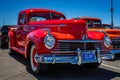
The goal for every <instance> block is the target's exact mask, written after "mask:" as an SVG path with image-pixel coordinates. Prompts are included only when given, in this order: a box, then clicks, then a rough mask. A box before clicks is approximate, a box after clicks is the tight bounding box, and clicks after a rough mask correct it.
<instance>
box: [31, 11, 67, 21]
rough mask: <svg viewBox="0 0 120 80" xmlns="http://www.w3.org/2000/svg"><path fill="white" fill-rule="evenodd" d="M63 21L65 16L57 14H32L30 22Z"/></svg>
mask: <svg viewBox="0 0 120 80" xmlns="http://www.w3.org/2000/svg"><path fill="white" fill-rule="evenodd" d="M53 19H57V20H63V19H65V17H64V16H62V15H60V14H55V13H30V15H29V22H35V21H43V20H53Z"/></svg>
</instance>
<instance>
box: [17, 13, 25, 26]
mask: <svg viewBox="0 0 120 80" xmlns="http://www.w3.org/2000/svg"><path fill="white" fill-rule="evenodd" d="M19 22H20V24H21V25H22V24H26V16H25V14H21V15H20V20H19Z"/></svg>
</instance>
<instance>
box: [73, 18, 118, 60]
mask: <svg viewBox="0 0 120 80" xmlns="http://www.w3.org/2000/svg"><path fill="white" fill-rule="evenodd" d="M72 19H74V20H84V21H87V23H88V30H89V31H102V32H105V33H106V34H107V35H108V36H109V38H110V39H111V47H110V51H109V52H110V53H111V54H112V58H111V59H112V60H114V59H115V54H120V29H114V28H113V27H112V26H111V25H109V24H102V21H101V20H100V19H99V18H90V17H81V18H80V17H77V18H72Z"/></svg>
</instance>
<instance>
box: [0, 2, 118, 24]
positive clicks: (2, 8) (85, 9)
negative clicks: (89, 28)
mask: <svg viewBox="0 0 120 80" xmlns="http://www.w3.org/2000/svg"><path fill="white" fill-rule="evenodd" d="M113 2H114V25H115V26H120V0H113ZM27 8H45V9H52V10H56V11H59V12H62V13H63V14H64V15H65V16H66V17H67V19H69V18H72V17H83V16H87V17H96V18H100V19H101V20H102V22H103V23H108V24H110V23H111V22H110V21H111V19H110V0H2V1H1V2H0V26H2V25H3V19H4V20H5V24H6V25H8V24H15V25H16V24H17V16H18V13H19V11H20V10H23V9H27Z"/></svg>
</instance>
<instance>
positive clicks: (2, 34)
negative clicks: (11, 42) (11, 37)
mask: <svg viewBox="0 0 120 80" xmlns="http://www.w3.org/2000/svg"><path fill="white" fill-rule="evenodd" d="M10 26H11V25H4V26H2V28H1V30H0V47H1V48H7V47H8V28H9V27H10Z"/></svg>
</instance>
